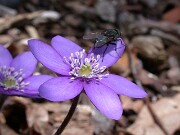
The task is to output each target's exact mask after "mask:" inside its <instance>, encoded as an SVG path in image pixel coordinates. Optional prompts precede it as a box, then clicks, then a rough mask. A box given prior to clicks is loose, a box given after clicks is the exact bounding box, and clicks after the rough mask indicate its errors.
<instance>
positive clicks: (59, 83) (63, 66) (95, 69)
mask: <svg viewBox="0 0 180 135" xmlns="http://www.w3.org/2000/svg"><path fill="white" fill-rule="evenodd" d="M51 43H52V47H51V46H49V45H47V44H45V43H43V42H41V41H39V40H36V39H32V40H29V42H28V45H29V48H30V50H31V51H32V53H33V54H34V56H35V57H36V58H37V59H38V60H39V61H40V62H41V63H42V64H43V65H44V66H46V67H47V68H49V69H51V70H53V71H54V72H56V73H57V74H61V76H59V77H57V78H53V79H50V80H48V81H47V82H45V83H43V84H42V85H41V86H40V88H39V93H40V96H42V97H44V98H45V99H48V100H50V101H64V100H68V99H72V98H74V97H76V96H77V95H78V94H80V93H81V92H82V90H83V89H84V90H85V93H86V94H87V96H88V97H89V99H90V100H91V102H92V103H93V104H94V105H95V106H96V107H97V108H98V109H99V110H100V111H101V113H103V114H104V115H106V116H107V117H108V118H111V119H116V120H118V119H119V118H120V117H121V115H122V111H123V109H122V106H121V103H120V100H119V97H118V95H117V94H120V95H126V96H129V97H135V98H143V97H145V96H146V95H147V94H146V92H144V90H142V89H141V88H140V87H138V86H137V85H135V84H134V83H132V82H130V81H129V80H127V79H125V78H123V77H120V76H117V75H113V74H108V73H107V72H106V71H107V70H106V68H107V67H109V66H111V65H112V64H113V63H114V62H115V61H117V58H116V57H111V56H110V55H109V54H108V53H106V54H105V58H104V61H102V60H101V57H100V55H95V54H94V53H91V54H88V55H86V53H85V51H84V50H83V49H82V48H81V47H80V46H78V45H76V44H75V43H73V42H71V41H70V40H67V39H65V38H63V37H61V36H56V37H54V38H53V39H52V42H51ZM117 46H121V42H120V41H117ZM113 51H114V52H113ZM117 51H118V54H122V53H123V51H124V48H122V47H121V49H119V50H112V51H111V53H112V54H116V53H117Z"/></svg>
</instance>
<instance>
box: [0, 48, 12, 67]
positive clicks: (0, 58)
mask: <svg viewBox="0 0 180 135" xmlns="http://www.w3.org/2000/svg"><path fill="white" fill-rule="evenodd" d="M12 59H13V58H12V56H11V54H10V52H9V51H8V50H7V49H6V48H4V47H3V45H0V66H9V65H10V63H11V61H12Z"/></svg>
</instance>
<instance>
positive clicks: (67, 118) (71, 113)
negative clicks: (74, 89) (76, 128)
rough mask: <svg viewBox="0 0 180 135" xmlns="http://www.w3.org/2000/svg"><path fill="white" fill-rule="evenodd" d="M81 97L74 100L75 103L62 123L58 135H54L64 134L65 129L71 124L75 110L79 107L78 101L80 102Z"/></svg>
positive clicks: (56, 134)
mask: <svg viewBox="0 0 180 135" xmlns="http://www.w3.org/2000/svg"><path fill="white" fill-rule="evenodd" d="M79 96H80V95H78V96H77V97H75V98H74V100H73V103H72V105H71V107H70V109H69V112H68V114H67V115H66V117H65V119H64V121H63V122H62V124H61V125H60V127H59V128H58V130H57V131H56V133H55V134H54V135H61V133H62V132H63V130H64V129H65V127H66V126H67V124H68V123H69V121H70V119H71V118H72V116H73V114H74V112H75V109H76V107H77V104H78V101H79Z"/></svg>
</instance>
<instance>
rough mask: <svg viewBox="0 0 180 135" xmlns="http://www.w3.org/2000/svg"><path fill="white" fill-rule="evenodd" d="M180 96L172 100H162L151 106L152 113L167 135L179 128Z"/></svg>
mask: <svg viewBox="0 0 180 135" xmlns="http://www.w3.org/2000/svg"><path fill="white" fill-rule="evenodd" d="M179 103H180V94H178V95H176V96H175V97H174V98H162V99H161V100H159V101H158V102H156V103H153V104H152V108H153V110H154V113H155V114H156V116H157V117H158V118H159V120H160V121H161V123H162V125H163V127H164V128H165V129H166V131H167V132H168V134H169V135H172V134H173V133H174V132H175V131H176V130H178V129H179V128H180V104H179Z"/></svg>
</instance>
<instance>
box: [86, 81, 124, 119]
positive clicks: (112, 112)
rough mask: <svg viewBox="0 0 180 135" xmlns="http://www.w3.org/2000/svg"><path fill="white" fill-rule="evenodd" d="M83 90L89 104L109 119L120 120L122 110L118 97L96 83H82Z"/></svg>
mask: <svg viewBox="0 0 180 135" xmlns="http://www.w3.org/2000/svg"><path fill="white" fill-rule="evenodd" d="M84 90H85V92H86V94H87V96H88V97H89V99H90V100H91V102H92V103H93V104H94V105H95V106H96V107H97V109H99V110H100V112H101V113H103V114H104V115H106V116H107V117H108V118H110V119H115V120H118V119H120V117H121V115H122V112H123V109H122V106H121V102H120V99H119V97H118V95H117V94H116V93H115V92H114V91H113V90H111V89H110V88H108V87H107V86H105V85H103V84H101V83H100V82H97V81H91V82H89V83H84Z"/></svg>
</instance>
